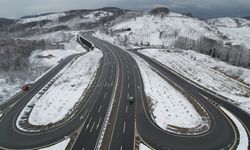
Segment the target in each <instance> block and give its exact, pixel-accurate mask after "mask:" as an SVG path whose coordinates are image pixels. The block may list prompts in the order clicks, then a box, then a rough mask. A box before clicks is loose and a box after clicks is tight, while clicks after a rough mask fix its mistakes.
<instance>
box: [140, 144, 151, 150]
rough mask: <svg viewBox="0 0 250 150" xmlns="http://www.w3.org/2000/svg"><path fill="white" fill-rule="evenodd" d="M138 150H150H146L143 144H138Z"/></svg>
mask: <svg viewBox="0 0 250 150" xmlns="http://www.w3.org/2000/svg"><path fill="white" fill-rule="evenodd" d="M139 147H140V148H139V150H151V149H150V148H148V147H147V146H146V145H144V144H143V143H140V145H139Z"/></svg>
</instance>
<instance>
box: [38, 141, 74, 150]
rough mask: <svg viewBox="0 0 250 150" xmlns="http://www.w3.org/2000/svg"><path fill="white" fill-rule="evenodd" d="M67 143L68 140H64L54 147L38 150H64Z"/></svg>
mask: <svg viewBox="0 0 250 150" xmlns="http://www.w3.org/2000/svg"><path fill="white" fill-rule="evenodd" d="M69 142H70V138H67V139H66V140H63V141H61V142H59V143H57V144H55V145H51V146H49V147H46V148H42V149H39V150H65V149H66V147H67V146H68V144H69Z"/></svg>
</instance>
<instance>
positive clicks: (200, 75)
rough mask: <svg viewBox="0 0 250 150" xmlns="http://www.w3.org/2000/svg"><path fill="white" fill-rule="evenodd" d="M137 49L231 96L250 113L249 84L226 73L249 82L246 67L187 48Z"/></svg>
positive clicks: (205, 85)
mask: <svg viewBox="0 0 250 150" xmlns="http://www.w3.org/2000/svg"><path fill="white" fill-rule="evenodd" d="M139 52H140V53H142V54H144V55H146V56H149V57H151V58H154V59H156V60H157V61H159V62H161V63H162V64H164V65H166V66H168V67H170V68H172V69H173V70H175V71H176V72H178V73H180V74H181V75H184V76H185V77H187V78H189V79H191V80H193V81H195V82H197V83H198V84H200V85H202V86H204V87H206V88H208V89H210V90H212V91H214V92H216V93H219V94H221V95H223V96H225V97H228V98H230V99H232V100H233V103H235V104H237V105H239V107H241V108H242V109H244V110H245V111H247V112H248V113H250V87H249V86H247V85H245V84H243V83H240V82H238V81H236V80H233V79H232V78H229V77H228V76H235V77H238V78H239V79H240V80H241V81H242V82H244V83H246V84H250V76H249V74H250V70H249V69H244V68H241V67H235V66H232V65H229V64H227V63H224V62H221V61H218V60H216V59H213V58H211V57H210V56H207V55H203V54H199V53H197V52H194V51H191V50H158V49H145V50H140V51H139ZM217 70H220V72H219V71H217ZM221 72H223V73H221ZM224 74H225V75H224ZM226 75H227V76H226Z"/></svg>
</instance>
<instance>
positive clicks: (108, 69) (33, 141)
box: [0, 51, 117, 149]
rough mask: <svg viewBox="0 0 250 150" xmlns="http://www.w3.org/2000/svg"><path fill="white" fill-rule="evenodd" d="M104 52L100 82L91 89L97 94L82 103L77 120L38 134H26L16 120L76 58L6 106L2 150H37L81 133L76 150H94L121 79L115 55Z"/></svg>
mask: <svg viewBox="0 0 250 150" xmlns="http://www.w3.org/2000/svg"><path fill="white" fill-rule="evenodd" d="M103 52H104V57H103V59H102V62H101V70H100V69H99V70H100V71H99V76H98V79H97V81H95V82H94V83H93V84H92V85H91V88H92V89H93V90H92V91H91V92H90V93H88V97H86V98H85V99H83V100H81V103H80V104H79V105H80V106H79V107H78V110H77V112H76V113H75V114H74V116H72V117H70V119H69V120H66V121H65V122H64V123H63V124H61V125H60V126H55V127H52V128H50V129H48V130H43V131H40V132H36V133H32V132H25V131H21V130H19V129H18V128H17V127H16V119H17V116H18V115H19V114H20V112H21V110H22V109H23V108H24V107H25V106H26V104H27V103H28V102H29V101H30V99H31V98H32V97H33V96H34V95H35V94H36V93H38V92H39V90H40V89H42V88H43V87H44V86H45V85H46V83H48V82H49V81H50V80H51V79H52V78H53V77H54V76H55V75H56V74H57V73H58V72H59V71H60V70H61V69H62V68H63V67H64V66H66V65H67V64H68V63H69V62H71V60H72V59H73V58H75V57H76V56H72V57H69V58H67V59H66V60H65V61H62V62H61V63H60V64H59V65H58V66H57V67H55V68H54V69H53V70H52V71H50V72H48V73H47V74H46V75H45V76H43V77H42V78H41V79H40V80H39V81H37V82H36V83H35V84H34V85H33V86H32V88H31V90H30V91H29V92H28V93H20V94H17V95H16V96H14V97H13V99H11V100H10V101H9V102H8V103H6V104H4V105H2V106H1V109H2V110H5V112H4V116H3V118H2V119H1V121H0V135H1V136H0V149H35V148H39V147H42V146H46V145H49V144H52V143H56V142H57V141H60V140H63V139H64V138H65V137H69V136H71V135H73V134H75V133H78V131H79V130H81V132H80V135H79V138H78V140H77V141H76V142H75V144H74V147H73V149H78V148H79V147H81V149H82V148H85V149H94V147H95V145H96V142H97V139H98V136H99V132H100V130H101V127H102V123H103V121H104V117H105V114H106V113H107V112H106V111H107V108H108V105H109V102H110V99H111V96H112V94H113V90H114V88H113V87H114V85H115V79H116V78H117V77H116V72H117V67H116V63H115V62H114V60H113V58H114V57H111V56H109V55H111V54H110V52H108V51H107V52H105V51H103ZM81 138H84V140H81Z"/></svg>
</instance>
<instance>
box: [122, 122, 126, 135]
mask: <svg viewBox="0 0 250 150" xmlns="http://www.w3.org/2000/svg"><path fill="white" fill-rule="evenodd" d="M125 131H126V121H124V123H123V130H122V132H123V133H125Z"/></svg>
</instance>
